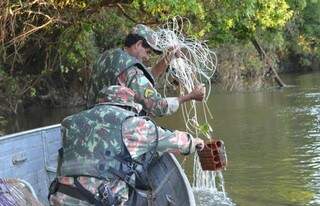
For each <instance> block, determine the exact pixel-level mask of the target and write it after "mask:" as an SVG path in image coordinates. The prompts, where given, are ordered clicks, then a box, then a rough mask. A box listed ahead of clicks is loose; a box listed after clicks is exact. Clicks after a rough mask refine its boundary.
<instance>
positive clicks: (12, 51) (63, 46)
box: [0, 0, 320, 105]
mask: <svg viewBox="0 0 320 206" xmlns="http://www.w3.org/2000/svg"><path fill="white" fill-rule="evenodd" d="M319 5H320V4H319V2H318V1H317V0H301V1H298V0H132V1H127V0H112V1H105V0H34V1H19V0H14V1H2V2H1V3H0V72H1V73H0V75H1V77H0V81H1V82H2V84H1V88H0V89H3V91H11V88H21V89H20V92H13V95H15V96H16V98H12V99H13V101H16V100H17V99H21V98H23V95H26V94H28V97H30V98H33V97H39V96H41V95H47V94H48V92H49V91H51V89H52V87H58V88H60V89H61V88H62V89H67V90H68V92H72V90H70V88H72V85H75V84H74V82H78V83H79V82H80V83H81V84H76V85H78V87H79V85H82V87H83V85H86V81H87V79H88V76H89V75H90V68H91V66H92V64H93V63H94V61H95V59H96V57H97V55H98V54H99V53H101V52H102V51H104V50H106V49H109V48H113V47H117V46H120V45H121V44H122V41H123V38H124V36H125V35H126V34H127V33H128V31H129V29H130V28H131V27H132V26H133V25H134V24H136V23H144V24H148V25H150V26H153V27H156V26H158V25H160V24H162V23H164V22H165V21H167V20H169V19H170V18H171V17H173V16H181V17H186V18H188V19H189V21H190V23H191V24H190V26H191V27H190V28H188V29H189V30H188V31H186V32H188V35H194V36H196V37H198V38H202V39H206V40H209V42H208V43H209V44H211V45H214V46H215V47H221V46H223V45H224V44H226V43H227V44H229V45H230V44H235V45H240V44H239V42H241V41H243V42H245V43H244V44H246V43H247V42H248V40H250V38H252V36H257V37H259V40H260V41H263V42H265V44H264V45H266V47H265V48H267V49H270V51H276V49H275V47H278V48H279V47H280V46H281V45H282V44H283V43H284V38H283V36H284V34H286V36H287V37H288V39H289V40H290V41H293V42H294V43H293V44H296V45H295V46H293V44H292V46H291V50H293V51H297V52H300V53H303V52H304V53H308V52H311V53H314V54H319V46H318V45H319V34H320V32H319V31H318V30H319V28H318V26H317V25H318V24H319V14H320V12H319V9H320V8H319V7H320V6H319ZM292 17H293V18H292ZM290 19H291V20H290ZM289 20H290V22H289V24H288V23H287V22H288V21H289ZM284 26H286V29H287V30H285V31H284V30H282V28H283V27H284ZM287 45H288V44H287ZM251 49H252V48H251ZM251 51H252V50H250V52H249V53H251ZM244 53H245V52H244ZM249 53H248V54H249ZM239 54H241V52H239ZM248 56H252V55H248ZM226 59H227V58H226ZM241 61H242V60H241ZM252 62H253V63H252ZM255 62H257V61H256V59H255V58H250V62H245V63H244V64H243V65H250V70H251V71H252V67H253V66H252V65H256V63H255ZM259 67H260V66H259ZM242 70H245V68H244V69H243V68H242V69H241V71H242ZM27 75H29V76H28V78H24V77H26V76H27ZM7 80H10V82H12V84H16V87H12V86H10V85H12V84H11V83H8V82H7V83H4V82H6V81H7ZM22 80H23V81H22ZM6 85H7V86H6ZM5 87H8V88H5ZM17 90H18V89H17ZM75 90H76V91H80V90H81V91H84V89H80V90H79V88H77V89H75ZM18 94H19V95H18ZM21 94H23V95H22V96H21ZM11 104H12V105H14V102H12V103H11Z"/></svg>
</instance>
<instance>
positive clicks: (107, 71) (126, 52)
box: [88, 24, 205, 116]
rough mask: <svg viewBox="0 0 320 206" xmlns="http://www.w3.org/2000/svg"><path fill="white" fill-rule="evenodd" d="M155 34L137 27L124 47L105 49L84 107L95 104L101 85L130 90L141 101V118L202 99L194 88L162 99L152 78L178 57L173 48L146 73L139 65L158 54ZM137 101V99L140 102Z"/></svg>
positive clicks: (200, 88)
mask: <svg viewBox="0 0 320 206" xmlns="http://www.w3.org/2000/svg"><path fill="white" fill-rule="evenodd" d="M156 41H157V40H156V36H155V32H154V31H153V30H152V29H150V28H149V27H147V26H145V25H142V24H138V25H136V26H135V27H134V28H133V29H132V31H131V33H130V34H129V35H128V36H127V37H126V39H125V42H124V48H123V49H121V48H118V49H114V50H108V51H105V52H104V53H102V54H101V56H100V57H99V58H98V60H97V62H96V64H95V66H94V68H93V71H92V78H91V81H90V84H89V92H88V107H91V106H92V105H94V104H95V103H96V102H97V95H98V93H99V91H100V90H101V89H102V88H103V87H104V86H110V85H121V86H126V87H129V88H131V89H132V90H134V91H135V92H136V93H137V94H138V95H140V96H141V97H143V98H144V100H143V101H141V102H139V103H140V104H142V105H143V110H144V114H145V115H149V114H150V115H152V116H163V115H170V114H172V113H174V112H176V111H177V110H178V108H179V105H180V104H182V103H184V102H186V101H189V100H202V99H203V97H204V94H205V88H204V86H202V85H199V86H197V87H196V88H195V89H194V90H193V91H192V92H191V93H189V94H187V95H184V96H180V97H169V98H163V97H162V96H161V95H160V94H159V93H158V92H157V90H156V89H155V80H154V79H155V78H158V77H159V76H160V75H161V74H163V73H164V72H165V70H166V69H167V67H168V65H169V62H170V60H171V59H172V58H175V57H176V56H179V52H180V51H179V50H178V49H177V48H170V49H171V52H167V53H166V55H165V56H164V57H163V58H162V59H160V61H158V63H157V64H156V65H155V66H154V67H153V68H152V69H151V71H149V70H148V69H147V68H146V67H145V65H144V64H143V63H142V61H144V60H148V59H149V53H150V52H151V51H155V52H156V53H161V49H160V48H159V47H157V46H156ZM143 98H140V99H143Z"/></svg>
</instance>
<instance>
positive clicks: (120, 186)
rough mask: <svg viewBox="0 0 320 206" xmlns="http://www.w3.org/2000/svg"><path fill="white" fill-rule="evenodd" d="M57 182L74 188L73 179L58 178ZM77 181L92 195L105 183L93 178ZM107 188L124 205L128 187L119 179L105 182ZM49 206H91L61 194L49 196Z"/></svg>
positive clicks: (82, 177) (79, 178) (80, 178)
mask: <svg viewBox="0 0 320 206" xmlns="http://www.w3.org/2000/svg"><path fill="white" fill-rule="evenodd" d="M58 179H59V182H60V183H62V184H65V185H70V186H73V187H75V184H74V179H73V177H59V178H58ZM78 181H79V182H80V184H81V185H83V186H84V187H85V188H86V189H87V190H89V191H90V192H92V193H93V194H96V193H97V192H98V191H97V188H98V187H99V185H100V184H101V183H102V182H104V183H106V181H102V180H99V179H97V178H93V177H84V176H81V177H78ZM107 184H108V186H109V187H110V188H111V191H112V192H113V193H114V194H117V195H118V196H119V198H120V199H121V204H120V205H124V203H125V202H126V201H127V200H128V198H129V197H128V194H129V191H128V187H127V186H126V184H125V182H123V181H120V180H119V179H114V180H113V181H108V182H107ZM49 203H50V205H55V206H60V205H61V206H71V205H72V206H76V205H79V206H89V205H91V204H90V203H88V202H87V201H82V200H79V199H76V198H73V197H70V196H68V195H65V194H63V193H60V192H57V193H56V194H54V195H51V197H50V200H49Z"/></svg>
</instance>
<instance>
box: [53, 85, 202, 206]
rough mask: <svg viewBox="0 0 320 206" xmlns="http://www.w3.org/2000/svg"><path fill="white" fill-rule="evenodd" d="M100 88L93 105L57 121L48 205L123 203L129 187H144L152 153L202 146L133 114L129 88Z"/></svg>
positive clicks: (134, 99) (133, 99) (135, 110)
mask: <svg viewBox="0 0 320 206" xmlns="http://www.w3.org/2000/svg"><path fill="white" fill-rule="evenodd" d="M100 94H102V96H101V97H102V98H100V99H99V101H100V103H99V104H97V105H96V106H95V107H93V108H92V109H89V110H86V111H82V112H80V113H77V114H74V115H71V116H69V117H67V118H65V119H64V120H63V121H62V123H61V126H62V128H61V132H62V138H63V149H62V150H60V151H59V154H60V155H59V156H60V158H59V161H58V169H57V173H58V177H57V178H56V179H55V181H53V183H52V184H51V186H50V189H49V191H50V195H49V200H50V204H51V205H65V206H66V205H81V206H84V205H98V206H108V205H110V206H111V205H125V204H128V202H127V201H128V194H129V188H131V189H133V190H134V189H135V188H139V189H145V188H148V186H149V185H148V176H147V173H146V171H147V170H148V168H149V165H150V164H151V162H152V161H154V160H155V154H159V155H161V154H162V153H163V152H167V151H174V152H180V153H181V154H190V153H192V152H194V151H195V148H196V147H200V148H203V140H201V139H199V138H193V137H192V136H191V135H190V134H188V133H186V132H181V131H169V130H164V129H162V128H161V127H158V126H157V125H156V124H155V123H154V122H153V121H152V120H150V119H149V118H148V117H139V116H138V113H139V112H140V110H141V108H142V106H141V105H140V104H138V103H137V98H139V96H138V95H136V94H135V92H133V91H132V90H131V89H129V88H127V87H121V86H111V87H108V88H106V87H105V88H103V89H102V90H101V92H100ZM138 102H139V101H138Z"/></svg>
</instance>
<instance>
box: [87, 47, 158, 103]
mask: <svg viewBox="0 0 320 206" xmlns="http://www.w3.org/2000/svg"><path fill="white" fill-rule="evenodd" d="M133 66H135V67H138V68H139V69H140V70H141V71H142V72H143V73H144V74H145V75H146V77H147V78H148V79H149V81H150V82H151V83H153V82H154V80H153V77H152V75H151V74H150V73H149V72H148V71H147V70H146V68H145V66H144V65H143V63H142V62H141V61H139V60H138V59H137V58H135V57H133V56H130V55H129V54H128V53H127V52H125V51H123V50H122V49H120V48H119V49H113V50H108V51H105V52H104V53H102V54H101V55H100V57H99V58H98V60H97V62H96V64H95V65H94V66H93V70H92V74H91V80H90V85H89V91H88V97H87V98H88V103H87V106H88V107H92V106H93V105H94V104H95V103H97V99H98V94H99V91H100V90H101V89H102V88H103V87H108V86H111V85H115V84H117V78H118V76H119V75H120V74H121V73H122V72H123V71H125V70H127V69H129V68H131V67H133Z"/></svg>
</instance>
